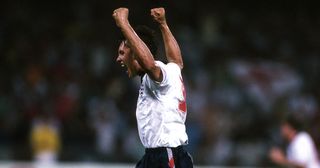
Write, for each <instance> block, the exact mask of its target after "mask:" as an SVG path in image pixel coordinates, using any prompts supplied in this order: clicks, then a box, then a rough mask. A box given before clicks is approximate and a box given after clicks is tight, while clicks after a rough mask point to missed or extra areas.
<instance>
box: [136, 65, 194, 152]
mask: <svg viewBox="0 0 320 168" xmlns="http://www.w3.org/2000/svg"><path fill="white" fill-rule="evenodd" d="M156 65H157V66H158V67H160V69H161V71H162V74H163V80H162V81H161V82H156V81H153V80H152V79H151V78H150V77H149V76H148V75H147V74H145V75H144V76H143V78H142V83H141V86H140V90H139V97H138V102H137V109H136V117H137V123H138V131H139V136H140V139H141V142H142V144H143V145H144V147H145V148H156V147H177V146H179V145H185V144H187V141H188V136H187V133H186V127H185V120H186V115H187V107H186V93H185V88H184V85H183V80H182V76H181V69H180V67H179V66H178V65H177V64H175V63H168V64H164V63H162V62H160V61H156Z"/></svg>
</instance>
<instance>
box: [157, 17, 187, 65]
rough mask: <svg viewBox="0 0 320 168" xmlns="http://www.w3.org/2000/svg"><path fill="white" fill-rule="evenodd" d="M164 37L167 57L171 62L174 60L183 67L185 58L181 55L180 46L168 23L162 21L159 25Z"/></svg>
mask: <svg viewBox="0 0 320 168" xmlns="http://www.w3.org/2000/svg"><path fill="white" fill-rule="evenodd" d="M159 26H160V30H161V34H162V38H163V41H164V47H165V51H166V57H167V60H168V61H169V62H174V63H176V64H178V65H179V66H180V68H181V69H182V68H183V60H182V56H181V51H180V47H179V45H178V43H177V41H176V39H175V38H174V36H173V35H172V33H171V31H170V29H169V27H168V25H167V24H166V23H162V24H160V25H159Z"/></svg>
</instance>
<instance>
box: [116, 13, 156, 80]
mask: <svg viewBox="0 0 320 168" xmlns="http://www.w3.org/2000/svg"><path fill="white" fill-rule="evenodd" d="M128 15H129V10H128V9H127V8H118V9H116V10H114V11H113V15H112V16H113V18H114V20H115V21H116V24H117V26H118V27H119V28H120V29H121V31H122V34H123V35H124V37H125V38H126V40H127V41H128V43H129V47H130V49H131V50H132V51H133V53H134V56H135V59H136V60H137V61H138V63H139V64H140V66H141V67H142V68H143V69H144V70H145V71H146V73H147V74H148V75H149V76H150V77H151V79H153V80H156V81H162V72H161V70H160V68H159V67H158V66H156V64H155V61H154V58H153V55H152V53H151V52H150V50H149V48H148V47H147V45H146V44H145V43H144V42H143V41H142V40H141V39H140V37H139V36H138V35H137V34H136V32H135V31H134V30H133V28H132V27H131V25H130V23H129V20H128Z"/></svg>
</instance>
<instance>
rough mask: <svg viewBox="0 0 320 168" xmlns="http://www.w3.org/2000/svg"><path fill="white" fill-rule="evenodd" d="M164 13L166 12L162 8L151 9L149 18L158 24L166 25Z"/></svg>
mask: <svg viewBox="0 0 320 168" xmlns="http://www.w3.org/2000/svg"><path fill="white" fill-rule="evenodd" d="M165 13H166V12H165V10H164V8H153V9H151V16H152V17H153V19H154V20H155V21H156V22H158V23H159V24H165V23H166V16H165Z"/></svg>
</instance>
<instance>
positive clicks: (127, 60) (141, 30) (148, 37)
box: [116, 26, 158, 77]
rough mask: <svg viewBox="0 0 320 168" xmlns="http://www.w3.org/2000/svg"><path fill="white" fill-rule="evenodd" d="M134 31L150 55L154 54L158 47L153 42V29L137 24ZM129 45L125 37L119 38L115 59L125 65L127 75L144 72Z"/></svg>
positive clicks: (132, 75) (131, 75)
mask: <svg viewBox="0 0 320 168" xmlns="http://www.w3.org/2000/svg"><path fill="white" fill-rule="evenodd" d="M135 32H136V33H137V35H138V36H139V37H140V39H141V40H142V41H143V42H144V43H145V44H146V45H147V47H148V48H149V50H150V52H151V53H152V55H153V56H155V55H156V54H157V49H158V48H157V45H156V42H155V35H154V31H153V30H151V29H150V28H148V27H147V26H138V27H136V28H135ZM131 45H132V44H129V42H128V41H127V40H126V39H125V38H123V39H122V40H121V43H120V46H119V49H118V57H117V60H116V61H117V62H118V63H120V64H121V66H122V67H127V73H128V76H129V77H134V76H136V75H142V74H144V70H143V68H142V67H141V65H140V64H139V63H138V61H137V60H136V58H135V53H134V52H133V51H132V50H131Z"/></svg>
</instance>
